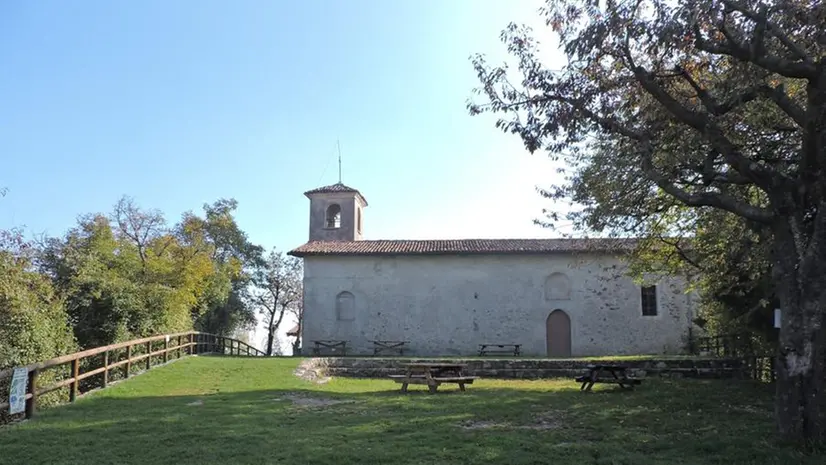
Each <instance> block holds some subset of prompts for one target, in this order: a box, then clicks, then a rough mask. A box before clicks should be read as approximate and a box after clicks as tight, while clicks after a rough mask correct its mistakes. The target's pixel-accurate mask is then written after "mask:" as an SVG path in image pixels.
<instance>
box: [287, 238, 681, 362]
mask: <svg viewBox="0 0 826 465" xmlns="http://www.w3.org/2000/svg"><path fill="white" fill-rule="evenodd" d="M623 272H624V265H623V263H622V262H621V261H620V260H619V259H618V258H615V257H612V256H609V255H596V254H578V255H571V254H547V255H466V256H457V255H430V256H395V257H369V256H350V257H346V256H327V257H323V256H311V257H306V258H305V259H304V274H305V275H304V286H305V295H304V299H305V300H304V305H305V311H304V325H303V328H302V340H303V346H304V347H305V352H308V353H309V350H310V349H311V348H312V340H318V339H344V340H348V341H349V342H348V354H372V344H371V343H370V342H369V341H370V340H373V339H380V340H406V341H409V346H410V350H409V353H410V355H421V356H438V355H474V354H475V353H476V352H477V351H478V344H480V343H519V344H522V353H523V355H525V356H545V355H547V326H546V321H547V319H548V316H549V314H550V313H551V312H552V311H553V310H556V309H561V310H563V311H564V312H566V313H567V315H568V316H569V317H570V326H571V355H572V356H599V355H624V354H628V355H632V354H675V353H680V352H681V351H682V349H683V347H684V345H685V338H686V337H687V333H688V328H689V327H690V325H691V320H692V318H693V311H694V310H693V308H694V306H695V304H694V300H695V299H694V298H693V296H692V295H691V294H687V293H685V292H684V291H683V288H684V286H683V284H682V282H681V281H680V280H679V279H676V278H663V279H660V280H659V281H657V282H656V284H657V288H656V296H657V306H658V311H657V315H656V316H643V315H642V310H641V294H640V286H639V285H638V284H636V283H634V282H633V281H632V280H631V278H629V277H626V276H623Z"/></svg>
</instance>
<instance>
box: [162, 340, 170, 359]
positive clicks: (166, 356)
mask: <svg viewBox="0 0 826 465" xmlns="http://www.w3.org/2000/svg"><path fill="white" fill-rule="evenodd" d="M168 361H169V336H166V337H165V338H164V339H163V362H164V363H166V362H168Z"/></svg>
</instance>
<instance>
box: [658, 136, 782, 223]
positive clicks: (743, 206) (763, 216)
mask: <svg viewBox="0 0 826 465" xmlns="http://www.w3.org/2000/svg"><path fill="white" fill-rule="evenodd" d="M652 152H653V150H652V148H651V147H650V146H648V147H645V148H644V149H643V152H642V169H643V171H644V172H645V174H646V176H648V178H649V179H651V180H652V181H654V183H655V184H657V186H659V187H660V189H662V190H664V191H665V192H666V193H668V194H669V195H671V196H673V197H674V198H676V199H677V200H679V201H680V202H682V203H684V204H685V205H687V206H689V207H715V208H719V209H721V210H726V211H728V212H731V213H734V214H735V215H739V216H742V217H744V218H748V219H750V220H753V221H757V222H759V223H764V224H769V223H770V222H771V221H772V219H773V218H774V215H773V214H772V212H771V210H767V209H765V208H760V207H756V206H754V205H750V204H747V203H744V202H741V201H739V200H737V199H736V198H734V197H732V196H730V195H728V194H724V193H712V192H700V193H690V192H687V191H685V190H683V189H680V188H679V187H677V185H676V184H674V183H673V182H671V181H670V180H669V179H668V178H667V177H665V176H663V175H662V174H660V172H659V171H657V168H656V167H655V166H654V162H653V160H652V158H651V153H652Z"/></svg>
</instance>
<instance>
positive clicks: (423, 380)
mask: <svg viewBox="0 0 826 465" xmlns="http://www.w3.org/2000/svg"><path fill="white" fill-rule="evenodd" d="M405 366H406V367H407V372H406V373H405V374H403V375H390V378H391V379H392V380H394V381H395V382H397V383H401V385H402V392H407V386H408V385H409V384H424V385H427V389H428V392H430V393H431V394H434V393H436V390H437V389H438V388H439V386H440V385H442V384H444V383H454V384H458V385H459V390H460V391H464V390H465V385H466V384H473V381H474V380H476V379H478V378H479V377H478V376H467V375H465V373H464V369H465V368H466V367H467V365H465V364H462V363H408V364H405Z"/></svg>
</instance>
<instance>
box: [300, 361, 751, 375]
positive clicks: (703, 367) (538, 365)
mask: <svg viewBox="0 0 826 465" xmlns="http://www.w3.org/2000/svg"><path fill="white" fill-rule="evenodd" d="M435 361H442V362H444V361H446V360H437V359H400V358H356V357H353V358H350V357H330V358H308V359H306V360H304V361H303V362H302V363H301V366H300V370H302V371H303V372H308V371H310V372H315V375H316V376H317V377H326V376H333V377H346V378H386V377H387V376H388V375H395V374H403V373H404V364H406V363H416V362H435ZM450 362H451V363H463V364H466V365H467V371H468V372H469V374H471V375H474V376H481V377H482V378H498V379H542V378H567V377H574V376H577V375H580V374H582V373H583V372H584V371H585V370H586V367H587V366H588V365H590V364H593V363H603V364H621V365H625V366H627V367H629V375H633V376H637V377H646V376H659V377H672V378H674V377H678V378H682V377H690V378H745V377H747V376H746V375H747V373H746V369H747V368H746V367H745V365H744V364H743V362H742V361H741V360H738V359H718V358H681V359H667V358H663V359H647V360H600V361H599V362H595V361H593V360H587V359H586V360H551V359H516V358H514V359H493V358H492V359H489V360H483V359H451V360H450Z"/></svg>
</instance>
